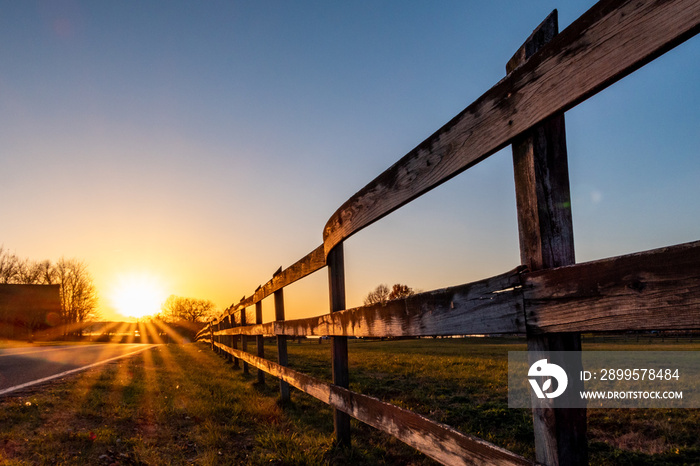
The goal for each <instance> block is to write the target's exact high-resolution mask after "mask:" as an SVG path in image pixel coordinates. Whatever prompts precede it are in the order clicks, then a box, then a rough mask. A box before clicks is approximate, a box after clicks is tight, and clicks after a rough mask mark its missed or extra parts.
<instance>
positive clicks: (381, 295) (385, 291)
mask: <svg viewBox="0 0 700 466" xmlns="http://www.w3.org/2000/svg"><path fill="white" fill-rule="evenodd" d="M390 292H391V291H390V290H389V287H388V286H386V285H384V284H381V285H379V286H377V287H376V288H375V289H374V290H373V291H370V292H369V293H368V294H367V296H366V297H365V306H368V305H370V304H378V303H382V304H383V303H385V302H387V301H388V300H389V293H390Z"/></svg>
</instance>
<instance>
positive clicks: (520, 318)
mask: <svg viewBox="0 0 700 466" xmlns="http://www.w3.org/2000/svg"><path fill="white" fill-rule="evenodd" d="M522 270H523V268H522V267H518V268H516V269H513V270H511V271H509V272H506V273H504V274H501V275H498V276H495V277H491V278H487V279H485V280H480V281H478V282H474V283H469V284H466V285H460V286H454V287H450V288H445V289H442V290H436V291H429V292H425V293H419V294H415V295H413V296H410V297H408V298H405V299H398V300H394V301H389V302H388V303H385V304H373V305H369V306H363V307H359V308H355V309H347V310H345V311H340V312H333V313H331V314H326V315H323V316H319V317H310V318H306V319H296V320H287V321H277V322H269V323H266V324H262V325H254V326H252V325H251V326H247V327H234V328H231V329H225V330H222V331H221V333H222V334H229V332H231V333H233V334H244V335H259V334H264V335H289V336H327V335H331V336H333V335H338V336H353V337H406V336H434V335H469V334H492V333H524V332H525V319H524V311H523V309H522V292H521V291H520V289H519V288H516V287H519V286H520V280H521V278H520V272H521V271H522Z"/></svg>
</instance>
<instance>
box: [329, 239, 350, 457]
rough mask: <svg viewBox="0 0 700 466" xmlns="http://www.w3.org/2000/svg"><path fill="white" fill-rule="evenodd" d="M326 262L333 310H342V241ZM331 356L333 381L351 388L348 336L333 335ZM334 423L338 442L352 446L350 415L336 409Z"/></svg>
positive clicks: (343, 265)
mask: <svg viewBox="0 0 700 466" xmlns="http://www.w3.org/2000/svg"><path fill="white" fill-rule="evenodd" d="M326 262H327V264H328V284H329V288H330V289H329V294H330V306H331V312H338V311H342V310H344V309H345V260H344V255H343V243H342V242H341V243H339V244H338V245H337V246H335V247H334V248H333V249H332V250H331V251H330V252H329V253H328V257H327V259H326ZM331 357H332V359H333V363H332V371H333V383H334V384H335V385H337V386H339V387H343V388H349V387H350V375H349V371H348V337H345V336H343V337H340V336H333V337H331ZM333 425H334V428H335V439H336V442H337V443H338V444H339V445H343V446H350V415H348V414H346V413H344V412H342V411H340V410H338V409H334V410H333Z"/></svg>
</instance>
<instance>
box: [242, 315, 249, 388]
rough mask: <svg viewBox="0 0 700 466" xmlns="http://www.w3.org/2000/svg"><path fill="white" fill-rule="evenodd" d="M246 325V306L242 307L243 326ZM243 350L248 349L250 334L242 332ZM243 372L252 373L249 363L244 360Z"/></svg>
mask: <svg viewBox="0 0 700 466" xmlns="http://www.w3.org/2000/svg"><path fill="white" fill-rule="evenodd" d="M245 326H246V318H245V308H243V309H241V327H245ZM241 351H248V336H247V335H243V334H241ZM243 373H244V374H248V373H250V369H249V368H248V363H247V362H245V361H243Z"/></svg>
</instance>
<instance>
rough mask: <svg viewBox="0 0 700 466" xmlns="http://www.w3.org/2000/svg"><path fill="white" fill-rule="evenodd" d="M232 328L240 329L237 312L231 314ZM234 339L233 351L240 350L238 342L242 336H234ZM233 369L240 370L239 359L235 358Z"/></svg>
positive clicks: (232, 343)
mask: <svg viewBox="0 0 700 466" xmlns="http://www.w3.org/2000/svg"><path fill="white" fill-rule="evenodd" d="M231 327H238V322H236V313H235V312H232V313H231ZM232 338H233V340H232V342H231V347H232V348H233V349H238V340H239V339H240V335H233V336H232ZM233 367H234V368H235V369H238V368H239V367H240V365H239V363H238V358H237V357H235V356H234V357H233Z"/></svg>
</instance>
